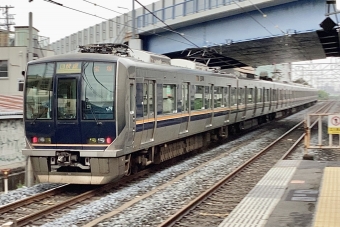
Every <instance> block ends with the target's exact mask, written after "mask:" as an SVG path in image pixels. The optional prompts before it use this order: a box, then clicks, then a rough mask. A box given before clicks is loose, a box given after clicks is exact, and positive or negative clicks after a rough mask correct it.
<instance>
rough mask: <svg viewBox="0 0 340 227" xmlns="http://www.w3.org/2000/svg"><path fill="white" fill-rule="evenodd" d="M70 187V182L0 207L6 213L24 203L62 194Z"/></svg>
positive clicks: (0, 211) (1, 212) (1, 211)
mask: <svg viewBox="0 0 340 227" xmlns="http://www.w3.org/2000/svg"><path fill="white" fill-rule="evenodd" d="M69 187H70V185H69V184H66V185H61V186H59V187H56V188H52V189H50V190H47V191H45V192H43V193H40V194H37V195H33V196H30V197H27V198H24V199H21V200H18V201H15V202H13V203H9V204H6V205H4V206H1V207H0V214H3V213H6V212H8V211H11V210H14V209H17V208H19V207H21V206H22V205H23V204H25V205H27V204H30V203H34V202H36V201H37V200H42V199H45V198H47V197H50V196H54V195H57V194H60V193H62V192H64V191H67V189H68V188H69Z"/></svg>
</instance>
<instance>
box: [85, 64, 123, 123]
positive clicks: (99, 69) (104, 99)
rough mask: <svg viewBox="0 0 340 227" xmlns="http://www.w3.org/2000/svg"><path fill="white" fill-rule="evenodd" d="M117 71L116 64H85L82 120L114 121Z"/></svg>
mask: <svg viewBox="0 0 340 227" xmlns="http://www.w3.org/2000/svg"><path fill="white" fill-rule="evenodd" d="M115 69H116V63H108V62H105V63H104V62H84V63H83V75H82V103H83V105H82V114H83V116H82V119H84V120H105V119H107V120H109V119H114V109H113V107H114V97H115V96H114V89H115V77H116V76H115V71H116V70H115Z"/></svg>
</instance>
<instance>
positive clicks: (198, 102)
mask: <svg viewBox="0 0 340 227" xmlns="http://www.w3.org/2000/svg"><path fill="white" fill-rule="evenodd" d="M203 95H204V86H199V85H195V99H194V106H193V108H192V109H193V110H201V109H203V108H204V107H203Z"/></svg>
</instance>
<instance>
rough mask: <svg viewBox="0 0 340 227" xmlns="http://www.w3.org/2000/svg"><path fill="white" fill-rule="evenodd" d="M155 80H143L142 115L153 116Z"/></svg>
mask: <svg viewBox="0 0 340 227" xmlns="http://www.w3.org/2000/svg"><path fill="white" fill-rule="evenodd" d="M154 94H155V82H154V81H145V82H144V84H143V116H144V117H148V116H149V117H153V116H154V113H155V110H154V107H155V104H154V102H155V98H154Z"/></svg>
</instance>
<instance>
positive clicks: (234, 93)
mask: <svg viewBox="0 0 340 227" xmlns="http://www.w3.org/2000/svg"><path fill="white" fill-rule="evenodd" d="M236 105H237V88H236V87H233V88H231V90H230V106H236Z"/></svg>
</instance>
